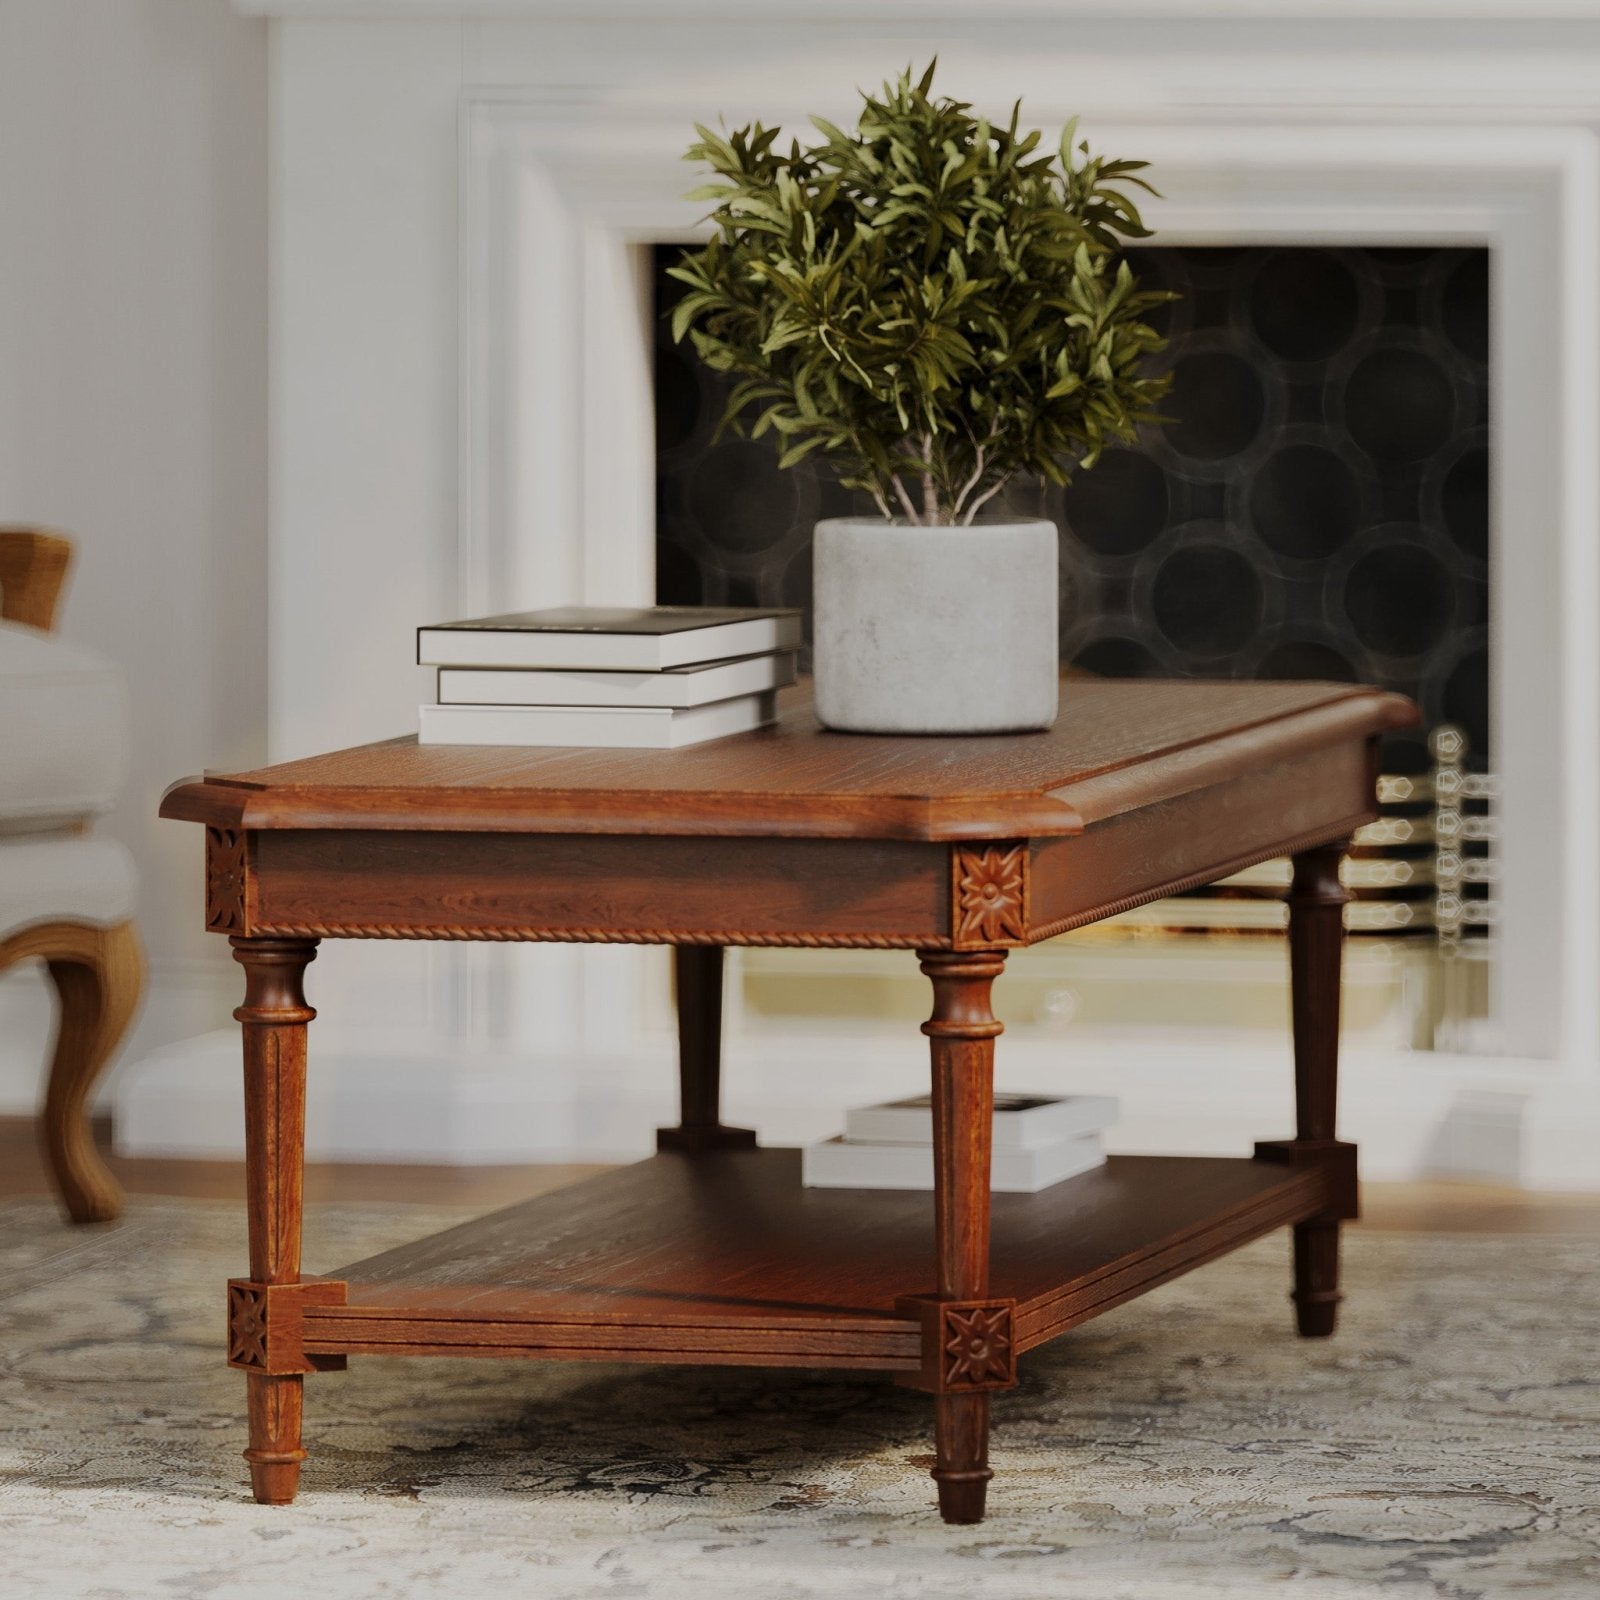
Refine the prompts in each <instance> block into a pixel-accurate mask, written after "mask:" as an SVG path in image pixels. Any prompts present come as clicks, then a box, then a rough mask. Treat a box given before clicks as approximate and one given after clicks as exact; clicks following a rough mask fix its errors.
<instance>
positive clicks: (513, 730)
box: [418, 693, 777, 750]
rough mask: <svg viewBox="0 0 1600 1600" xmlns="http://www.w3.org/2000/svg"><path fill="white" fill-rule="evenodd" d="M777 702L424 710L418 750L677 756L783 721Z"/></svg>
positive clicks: (754, 698) (747, 698)
mask: <svg viewBox="0 0 1600 1600" xmlns="http://www.w3.org/2000/svg"><path fill="white" fill-rule="evenodd" d="M776 701H777V697H776V695H774V694H771V693H767V694H746V695H739V696H737V697H736V698H734V699H731V700H717V701H714V702H713V703H712V704H710V705H704V706H687V707H672V706H556V705H544V706H520V705H518V706H512V705H454V706H437V705H434V706H427V705H425V706H422V707H420V708H419V710H420V729H419V733H418V742H419V743H421V744H514V745H580V746H590V747H594V748H599V749H613V750H616V749H624V750H676V749H679V748H680V747H682V746H684V745H690V744H698V743H700V742H701V741H702V740H705V739H722V738H725V737H727V735H729V734H730V733H747V732H749V731H750V730H751V729H753V728H759V727H763V726H764V725H765V724H767V723H769V722H771V721H773V720H774V718H775V717H776V716H777V704H776Z"/></svg>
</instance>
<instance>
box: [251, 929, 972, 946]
mask: <svg viewBox="0 0 1600 1600" xmlns="http://www.w3.org/2000/svg"><path fill="white" fill-rule="evenodd" d="M250 936H251V937H252V938H258V939H477V940H487V941H489V942H490V943H494V944H731V945H766V946H775V947H778V948H783V949H799V950H851V949H855V950H948V949H949V948H950V941H949V939H948V938H933V937H930V936H928V935H926V934H900V933H748V932H740V931H735V930H732V929H727V930H724V929H718V930H717V931H716V932H702V931H698V930H693V931H691V930H687V929H682V928H474V927H461V926H457V925H453V924H451V925H444V924H434V925H429V926H421V925H416V924H405V925H397V924H394V923H388V922H296V923H278V922H275V923H258V924H256V925H255V926H254V927H252V928H251V930H250Z"/></svg>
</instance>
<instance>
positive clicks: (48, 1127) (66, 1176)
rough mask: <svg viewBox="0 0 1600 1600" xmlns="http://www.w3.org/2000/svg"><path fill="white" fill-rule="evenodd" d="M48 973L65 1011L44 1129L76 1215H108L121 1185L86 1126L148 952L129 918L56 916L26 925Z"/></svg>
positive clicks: (91, 1218)
mask: <svg viewBox="0 0 1600 1600" xmlns="http://www.w3.org/2000/svg"><path fill="white" fill-rule="evenodd" d="M26 932H27V935H31V936H32V937H31V939H30V943H32V944H33V945H34V946H35V948H32V949H30V950H27V951H25V952H23V953H25V954H29V955H35V956H39V957H42V958H43V959H44V962H45V964H46V966H47V967H48V969H49V972H50V979H51V982H52V983H54V985H55V989H56V994H57V997H58V998H59V1001H60V1014H59V1017H58V1020H57V1023H56V1040H55V1053H54V1055H53V1057H52V1059H51V1062H50V1076H49V1079H48V1080H47V1083H46V1087H45V1094H44V1109H43V1111H42V1113H41V1116H40V1120H39V1135H40V1139H41V1142H42V1143H43V1145H44V1150H45V1156H46V1158H47V1159H48V1161H49V1163H50V1170H51V1172H52V1173H53V1175H54V1177H55V1181H56V1187H57V1189H58V1190H59V1191H60V1194H61V1199H62V1203H63V1204H64V1205H65V1206H66V1208H67V1213H68V1215H69V1216H70V1217H71V1218H72V1220H73V1221H74V1222H109V1221H110V1220H111V1219H112V1218H114V1217H116V1216H118V1215H119V1214H120V1213H121V1211H122V1190H121V1188H120V1187H119V1185H118V1184H117V1181H116V1179H115V1178H113V1177H112V1176H111V1173H110V1172H109V1171H108V1170H107V1168H106V1164H105V1162H104V1161H102V1160H101V1159H100V1153H99V1151H97V1150H96V1149H95V1147H94V1139H93V1137H92V1135H91V1134H90V1131H89V1118H88V1104H89V1095H90V1092H91V1091H92V1090H93V1088H94V1086H95V1083H96V1082H97V1081H98V1079H99V1077H100V1074H101V1073H102V1072H103V1071H104V1070H105V1066H106V1063H107V1062H108V1061H109V1060H110V1059H111V1056H112V1055H113V1053H114V1052H115V1051H116V1048H117V1046H118V1045H119V1044H120V1043H121V1042H122V1036H123V1034H124V1033H126V1032H127V1029H128V1024H129V1022H131V1021H132V1019H133V1013H134V1011H135V1009H136V1008H137V1006H138V1004H139V996H140V994H141V992H142V991H143V988H144V956H143V953H142V951H141V950H140V947H139V936H138V934H137V933H136V932H135V931H134V926H133V924H132V923H131V922H122V923H118V924H117V925H116V926H114V927H110V928H97V927H93V926H91V925H89V924H85V923H56V924H52V925H50V926H48V927H43V928H33V929H28V930H27V931H26Z"/></svg>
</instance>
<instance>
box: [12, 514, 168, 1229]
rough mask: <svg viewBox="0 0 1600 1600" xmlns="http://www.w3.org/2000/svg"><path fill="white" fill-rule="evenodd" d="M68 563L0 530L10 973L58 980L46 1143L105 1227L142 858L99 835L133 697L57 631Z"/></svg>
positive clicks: (68, 556)
mask: <svg viewBox="0 0 1600 1600" xmlns="http://www.w3.org/2000/svg"><path fill="white" fill-rule="evenodd" d="M71 561H72V544H71V541H70V540H68V539H66V538H63V537H62V536H61V535H60V534H55V533H49V532H46V531H45V530H43V529H39V528H8V527H0V971H4V970H5V969H6V968H7V967H10V966H12V965H14V964H15V963H17V962H19V961H25V960H28V959H30V958H32V959H37V960H40V961H43V962H44V963H45V966H46V969H47V970H48V972H49V975H50V979H51V982H52V983H53V985H54V987H55V991H56V995H57V998H58V1000H59V1003H60V1005H59V1017H58V1019H57V1024H56V1038H55V1050H54V1054H53V1057H52V1060H51V1063H50V1074H49V1078H48V1080H47V1082H46V1086H45V1092H44V1105H43V1110H42V1112H41V1115H40V1134H41V1138H42V1142H43V1145H44V1149H45V1154H46V1156H47V1158H48V1160H49V1163H50V1169H51V1172H52V1174H53V1176H54V1178H55V1182H56V1186H57V1188H58V1189H59V1191H60V1194H61V1198H62V1201H63V1203H64V1204H65V1206H66V1208H67V1211H68V1214H69V1215H70V1216H71V1217H72V1219H73V1220H74V1221H75V1222H103V1221H106V1220H108V1219H109V1218H112V1217H114V1216H116V1215H117V1213H118V1212H119V1211H120V1210H121V1209H122V1193H121V1190H120V1189H119V1188H118V1187H117V1183H116V1180H115V1179H114V1178H113V1177H112V1176H111V1174H110V1173H109V1172H108V1171H107V1170H106V1166H105V1163H104V1162H103V1161H101V1159H100V1157H99V1154H98V1153H97V1152H96V1150H95V1147H94V1142H93V1140H92V1138H91V1137H90V1132H89V1123H88V1104H89V1094H90V1091H91V1090H92V1089H93V1087H94V1084H95V1080H96V1079H97V1078H98V1077H99V1075H100V1073H101V1071H102V1070H103V1069H104V1067H105V1065H106V1063H107V1061H109V1060H110V1058H111V1056H112V1054H113V1052H114V1051H115V1050H116V1048H117V1045H118V1044H119V1042H120V1041H121V1039H122V1036H123V1034H124V1033H125V1032H126V1031H127V1027H128V1023H129V1022H130V1021H131V1020H132V1017H133V1013H134V1010H135V1008H136V1007H137V1005H138V1001H139V993H140V990H141V988H142V986H143V982H144V960H143V957H142V955H141V953H140V948H139V939H138V935H137V934H136V932H135V931H134V925H133V920H132V919H133V900H134V871H133V861H132V858H131V857H130V856H129V855H128V852H127V851H126V850H125V849H124V848H123V847H122V846H121V845H120V844H117V843H115V842H114V841H113V840H110V839H97V838H95V837H93V835H92V834H91V832H90V829H91V827H92V824H93V821H94V818H95V817H96V816H98V815H99V814H100V813H102V812H104V811H105V810H107V809H108V808H109V806H110V805H111V802H112V801H113V799H114V798H115V796H116V793H117V790H118V788H119V787H120V785H121V783H122V781H123V777H124V773H125V770H126V767H127V759H128V704H127V687H126V685H125V683H124V681H123V677H122V674H121V672H120V671H119V670H118V668H117V667H115V666H114V665H112V663H110V662H109V661H106V660H104V659H103V658H102V657H100V656H98V655H96V654H95V653H94V652H93V651H90V650H85V649H83V648H82V647H80V646H78V645H74V644H69V643H67V642H66V641H65V640H63V639H58V638H55V637H54V636H53V635H52V633H51V629H52V628H53V627H54V625H55V614H56V606H57V602H58V601H59V600H60V597H61V592H62V587H63V585H64V583H65V581H66V575H67V568H68V567H69V565H70V564H71ZM41 1044H42V1041H41Z"/></svg>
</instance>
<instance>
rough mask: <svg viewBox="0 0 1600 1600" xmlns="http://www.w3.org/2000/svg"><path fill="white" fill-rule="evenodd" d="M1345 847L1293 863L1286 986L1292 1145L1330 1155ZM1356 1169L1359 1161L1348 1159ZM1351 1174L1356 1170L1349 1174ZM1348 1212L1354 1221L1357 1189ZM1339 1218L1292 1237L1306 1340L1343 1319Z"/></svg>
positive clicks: (1305, 1225) (1300, 1227)
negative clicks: (1291, 1030)
mask: <svg viewBox="0 0 1600 1600" xmlns="http://www.w3.org/2000/svg"><path fill="white" fill-rule="evenodd" d="M1348 843H1349V841H1348V840H1339V841H1338V842H1337V843H1334V844H1329V845H1322V846H1320V847H1319V848H1317V849H1315V850H1307V851H1304V852H1302V853H1301V854H1300V855H1297V856H1296V857H1295V858H1294V881H1293V885H1292V887H1291V888H1290V891H1289V975H1290V978H1289V981H1290V992H1291V1002H1292V1006H1293V1015H1294V1098H1295V1144H1296V1145H1298V1146H1300V1147H1302V1149H1303V1150H1306V1151H1331V1150H1333V1149H1334V1147H1335V1140H1336V1134H1335V1131H1334V1130H1335V1125H1336V1121H1337V1112H1338V1097H1339V980H1340V963H1341V959H1342V956H1343V951H1344V908H1345V904H1346V902H1347V901H1348V900H1349V899H1350V893H1349V891H1348V890H1347V889H1346V888H1345V887H1344V886H1343V884H1341V883H1340V882H1339V864H1340V862H1341V861H1342V860H1343V859H1344V853H1345V849H1346V847H1347V846H1348ZM1349 1154H1350V1157H1351V1161H1352V1163H1353V1159H1354V1153H1353V1151H1352V1152H1349ZM1352 1171H1353V1167H1352ZM1350 1188H1351V1190H1352V1193H1351V1195H1350V1197H1349V1198H1350V1204H1349V1205H1348V1206H1347V1207H1342V1208H1341V1211H1342V1213H1343V1214H1347V1215H1353V1214H1354V1194H1353V1189H1354V1182H1353V1177H1352V1181H1351V1185H1350ZM1339 1226H1340V1221H1339V1217H1338V1216H1327V1217H1318V1218H1313V1219H1312V1220H1311V1221H1309V1222H1301V1223H1298V1224H1296V1226H1295V1230H1294V1291H1293V1299H1294V1306H1295V1319H1296V1322H1297V1324H1298V1326H1299V1330H1300V1334H1301V1336H1302V1337H1303V1338H1308V1339H1320V1338H1326V1337H1327V1336H1328V1335H1329V1334H1331V1333H1332V1332H1333V1330H1334V1325H1335V1323H1336V1321H1337V1319H1338V1313H1339V1301H1340V1299H1341V1298H1342V1297H1341V1295H1340V1293H1339Z"/></svg>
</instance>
